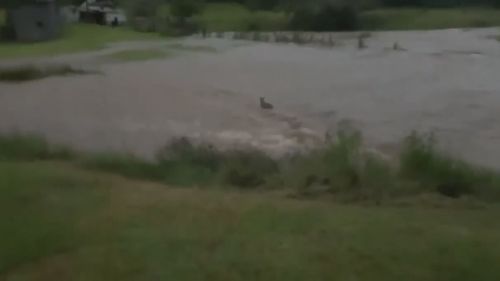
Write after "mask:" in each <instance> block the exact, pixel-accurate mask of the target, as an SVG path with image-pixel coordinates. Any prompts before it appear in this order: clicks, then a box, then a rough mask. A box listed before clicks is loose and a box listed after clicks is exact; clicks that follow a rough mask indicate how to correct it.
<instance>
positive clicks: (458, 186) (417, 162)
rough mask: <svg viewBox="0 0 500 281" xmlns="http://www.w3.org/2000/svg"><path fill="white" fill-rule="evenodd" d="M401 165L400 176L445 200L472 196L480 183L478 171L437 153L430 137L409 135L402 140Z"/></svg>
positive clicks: (433, 141) (415, 134) (432, 138)
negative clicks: (413, 181) (417, 183)
mask: <svg viewBox="0 0 500 281" xmlns="http://www.w3.org/2000/svg"><path fill="white" fill-rule="evenodd" d="M400 164H401V171H400V172H401V174H402V176H403V177H407V178H410V179H412V180H415V181H418V182H419V183H420V184H422V185H423V186H425V187H428V188H432V189H434V190H435V191H437V192H438V193H440V194H442V195H444V196H448V197H453V198H458V197H461V196H462V195H466V194H471V193H472V192H473V187H474V185H475V184H478V183H479V182H480V177H479V173H478V169H477V168H476V167H473V166H471V165H468V164H466V163H465V162H463V161H460V160H456V159H453V158H451V157H449V156H448V155H446V154H444V153H442V152H440V151H438V150H437V148H436V142H435V140H434V137H433V135H419V134H417V133H413V134H412V135H410V136H409V137H408V138H407V139H406V140H405V144H404V148H403V151H402V152H401V156H400Z"/></svg>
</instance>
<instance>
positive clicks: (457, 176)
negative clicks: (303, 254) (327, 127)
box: [0, 133, 500, 205]
mask: <svg viewBox="0 0 500 281" xmlns="http://www.w3.org/2000/svg"><path fill="white" fill-rule="evenodd" d="M2 159H3V160H10V161H16V160H23V161H26V160H32V161H34V160H66V161H69V162H70V163H73V164H75V165H77V166H78V167H80V168H85V169H88V170H91V171H96V172H108V173H113V174H118V175H121V176H125V177H128V178H131V179H139V180H148V181H155V182H159V183H163V184H169V185H175V186H186V187H200V186H203V187H205V188H221V187H223V188H236V189H243V190H283V191H286V193H287V194H289V195H292V196H294V197H297V198H315V199H316V198H317V199H326V200H331V201H339V202H356V203H369V204H377V205H380V204H388V205H394V204H399V203H400V202H404V201H405V200H408V199H409V200H416V201H418V200H420V198H431V199H436V200H437V201H443V202H447V201H457V202H477V203H479V202H499V201H500V174H499V173H498V172H496V171H492V170H488V169H485V168H481V167H477V166H474V165H471V164H468V163H466V162H464V161H461V160H458V159H455V158H453V157H451V156H450V155H447V154H446V153H444V152H442V151H440V150H438V149H437V148H436V145H435V141H434V140H433V139H432V137H431V136H427V135H419V134H413V135H411V136H409V137H408V138H406V139H405V140H404V142H403V144H402V149H401V151H400V154H399V156H398V158H397V159H392V160H390V159H387V158H384V157H382V156H380V155H379V154H377V153H374V152H370V151H366V150H365V149H364V148H363V145H362V138H361V136H360V135H359V134H358V133H352V134H344V133H339V135H338V136H337V137H336V139H335V141H334V142H332V143H330V144H328V145H325V146H324V147H319V148H317V149H315V150H312V151H309V152H307V153H300V154H294V155H289V156H286V157H283V158H280V159H273V158H271V157H269V156H268V155H266V154H265V153H263V152H261V151H258V150H254V149H248V148H246V149H237V150H219V149H217V148H215V147H213V146H211V145H209V144H197V143H193V142H191V141H190V140H188V139H186V138H178V139H174V140H172V141H171V142H169V143H168V144H167V145H165V147H164V148H163V149H162V150H160V151H159V152H158V153H157V157H156V159H155V160H154V161H145V160H143V159H140V158H137V157H134V156H131V155H126V154H109V153H108V154H85V153H76V152H74V151H72V150H70V149H67V148H64V147H60V146H52V145H49V144H48V143H47V142H45V141H44V140H43V139H40V138H34V137H25V136H10V137H1V138H0V160H2ZM438 203H439V202H438Z"/></svg>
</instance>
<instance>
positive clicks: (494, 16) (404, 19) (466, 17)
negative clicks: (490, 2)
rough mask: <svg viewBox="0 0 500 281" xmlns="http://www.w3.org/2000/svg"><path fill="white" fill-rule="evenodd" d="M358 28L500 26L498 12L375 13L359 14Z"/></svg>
mask: <svg viewBox="0 0 500 281" xmlns="http://www.w3.org/2000/svg"><path fill="white" fill-rule="evenodd" d="M361 25H362V27H363V28H365V29H375V30H414V29H424V30H425V29H442V28H461V27H487V26H500V10H496V9H487V8H465V9H377V10H373V11H367V12H364V13H362V14H361Z"/></svg>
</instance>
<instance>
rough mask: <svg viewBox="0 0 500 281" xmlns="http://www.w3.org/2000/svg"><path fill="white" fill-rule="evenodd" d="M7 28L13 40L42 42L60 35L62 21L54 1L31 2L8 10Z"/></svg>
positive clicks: (34, 0)
mask: <svg viewBox="0 0 500 281" xmlns="http://www.w3.org/2000/svg"><path fill="white" fill-rule="evenodd" d="M7 28H8V29H10V31H11V32H10V33H11V37H13V38H12V39H14V40H18V41H25V42H36V41H44V40H50V39H54V38H57V37H59V36H60V35H61V33H62V29H63V19H62V17H61V14H60V12H59V8H58V7H57V5H56V3H55V1H54V0H33V2H32V3H26V4H23V5H21V6H18V7H15V8H12V9H10V10H8V12H7Z"/></svg>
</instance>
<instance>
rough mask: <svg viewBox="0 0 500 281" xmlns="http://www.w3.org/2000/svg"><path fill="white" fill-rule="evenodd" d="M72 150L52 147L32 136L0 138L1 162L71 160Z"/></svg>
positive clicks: (73, 154) (56, 146) (43, 140)
mask: <svg viewBox="0 0 500 281" xmlns="http://www.w3.org/2000/svg"><path fill="white" fill-rule="evenodd" d="M75 155H76V153H75V152H73V151H72V150H70V149H68V148H66V147H64V146H58V145H50V144H49V143H48V142H47V141H46V140H45V139H43V138H40V137H35V136H31V135H11V136H0V160H2V161H5V160H10V161H12V160H21V161H33V160H57V159H61V160H62V159H71V158H74V157H75Z"/></svg>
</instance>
